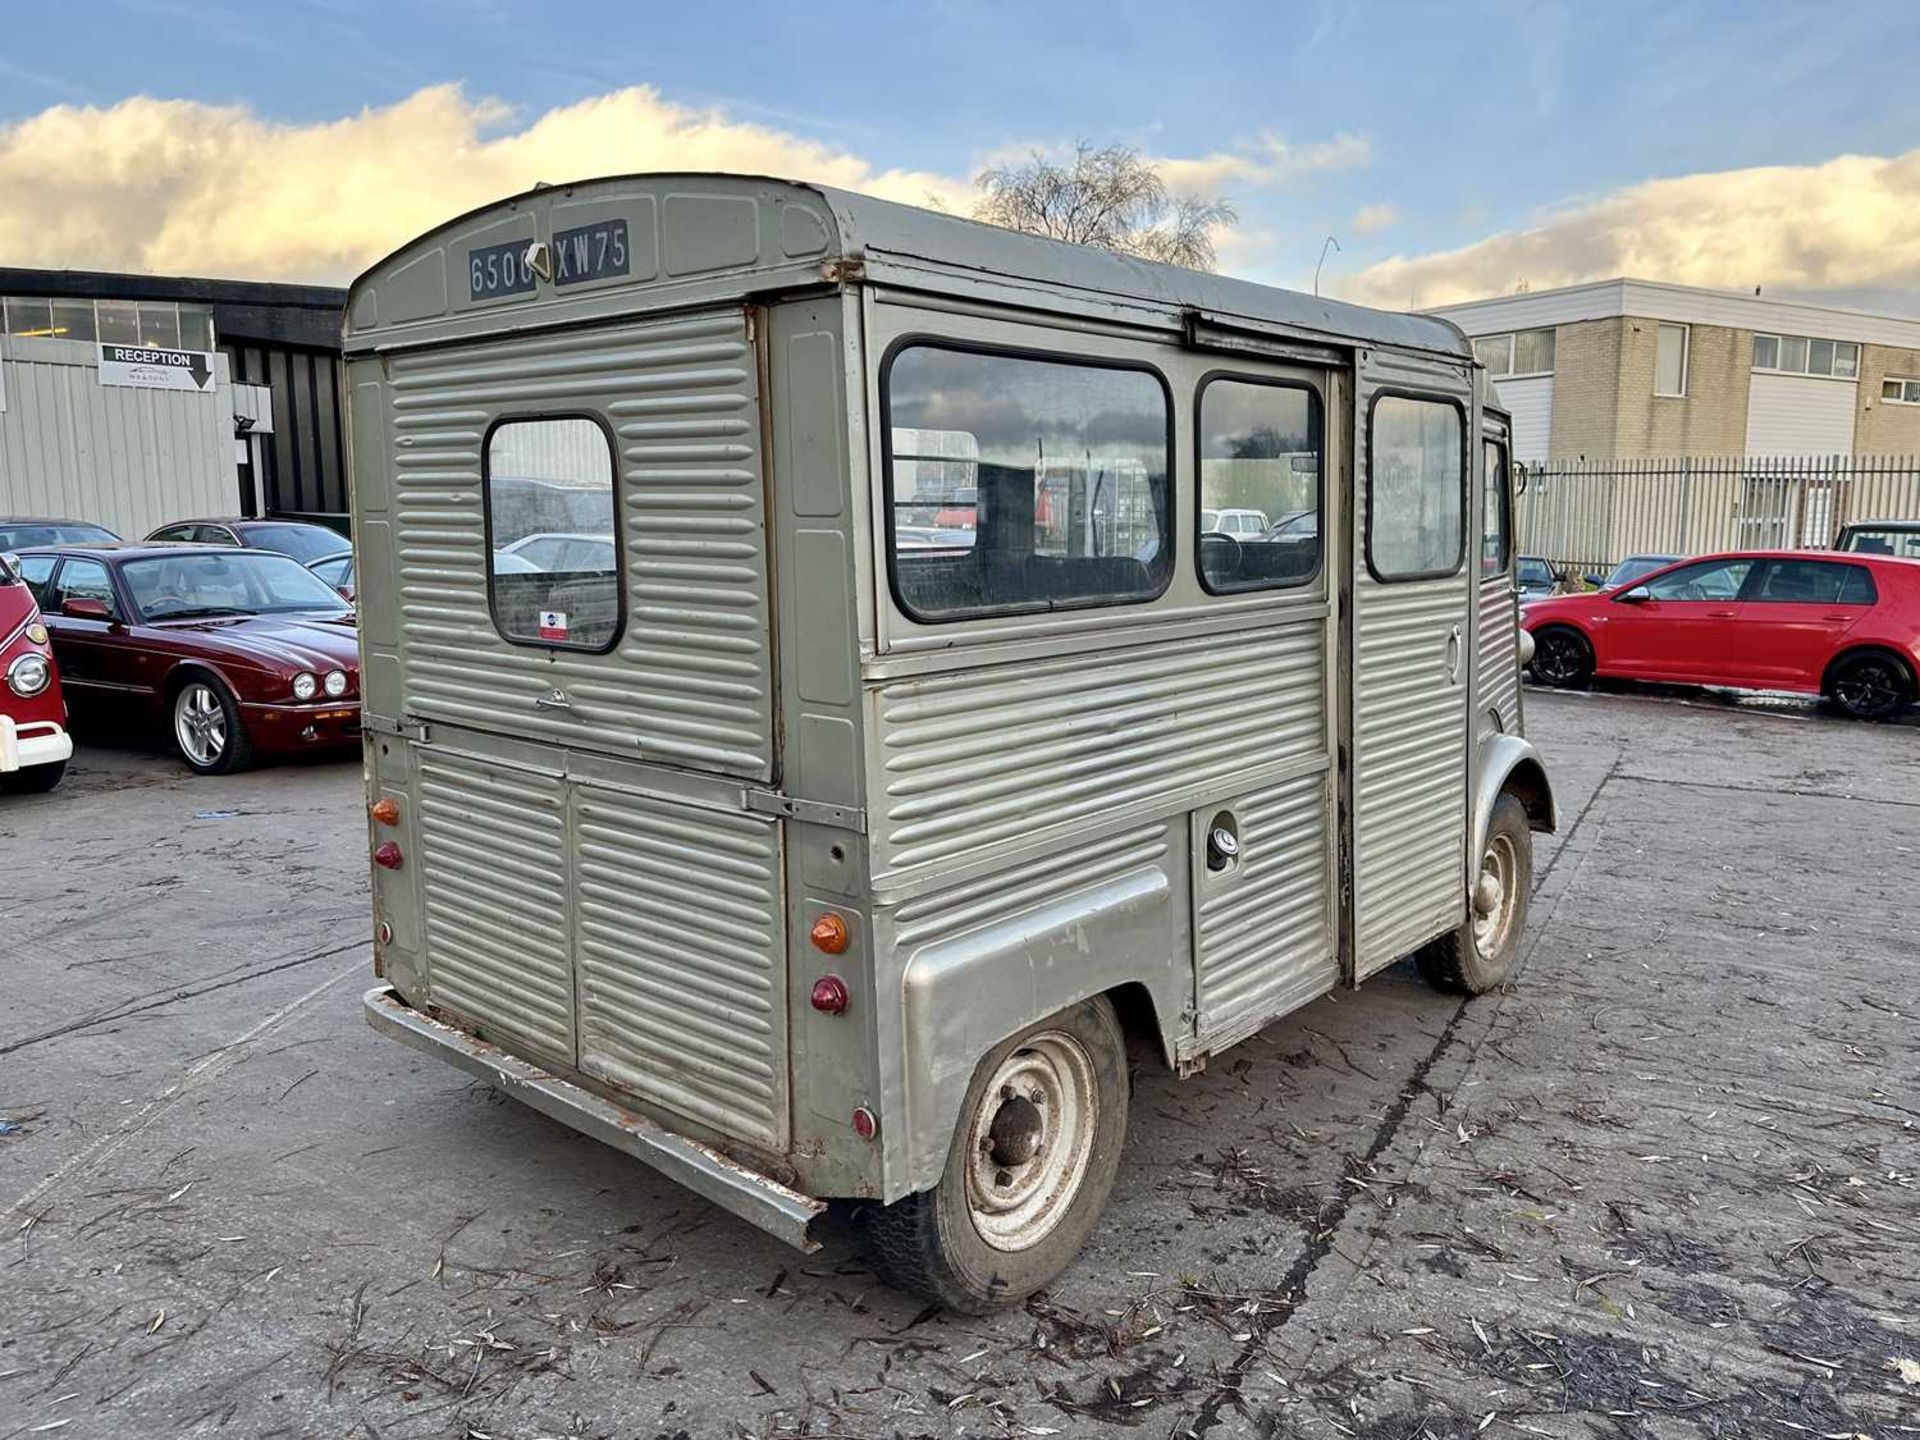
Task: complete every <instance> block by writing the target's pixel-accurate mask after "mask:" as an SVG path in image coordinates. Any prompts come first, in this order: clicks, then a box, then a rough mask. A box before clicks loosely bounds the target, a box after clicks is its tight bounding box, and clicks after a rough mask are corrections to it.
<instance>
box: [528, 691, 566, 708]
mask: <svg viewBox="0 0 1920 1440" xmlns="http://www.w3.org/2000/svg"><path fill="white" fill-rule="evenodd" d="M533 704H534V708H535V709H537V710H571V709H572V708H573V701H571V700H569V699H568V698H567V692H566V691H564V690H553V691H549V692H548V693H547V694H545V695H537V696H535V697H534V701H533Z"/></svg>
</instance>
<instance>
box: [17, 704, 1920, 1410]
mask: <svg viewBox="0 0 1920 1440" xmlns="http://www.w3.org/2000/svg"><path fill="white" fill-rule="evenodd" d="M1528 703H1529V706H1530V715H1531V723H1532V729H1533V732H1534V735H1535V737H1536V739H1537V740H1538V741H1539V743H1540V744H1541V746H1542V748H1543V749H1544V750H1545V751H1546V752H1547V755H1548V758H1549V761H1550V763H1551V765H1552V766H1553V769H1554V775H1555V779H1556V782H1557V784H1558V787H1559V791H1560V796H1561V804H1562V814H1563V824H1562V833H1561V835H1560V836H1558V837H1556V838H1553V839H1547V838H1545V837H1542V838H1541V839H1540V842H1539V844H1538V846H1537V850H1536V857H1535V859H1536V878H1537V888H1536V891H1535V894H1534V897H1533V916H1532V923H1531V928H1530V932H1529V933H1530V937H1531V941H1530V952H1529V955H1528V958H1527V960H1526V963H1525V966H1524V969H1523V970H1522V971H1521V973H1520V974H1519V975H1518V977H1517V979H1516V981H1515V982H1514V983H1513V985H1512V987H1511V988H1510V990H1509V991H1508V992H1507V993H1505V994H1501V995H1496V996H1490V997H1487V998H1485V999H1482V1000H1479V1001H1475V1002H1472V1003H1468V1004H1460V1003H1457V1002H1454V1001H1449V1000H1446V999H1443V998H1441V997H1438V996H1436V995H1434V994H1432V993H1430V992H1428V991H1427V990H1426V989H1425V988H1424V987H1423V986H1422V985H1421V983H1420V982H1419V980H1418V979H1417V977H1415V976H1414V975H1413V974H1411V973H1409V972H1408V970H1407V968H1406V967H1400V968H1399V969H1397V970H1395V971H1391V972H1389V973H1387V974H1385V975H1383V976H1381V977H1379V978H1378V979H1377V980H1375V981H1373V982H1371V983H1369V984H1368V985H1367V986H1366V987H1365V988H1364V989H1362V990H1361V991H1359V992H1357V993H1343V994H1340V995H1337V996H1333V997H1329V998H1327V999H1325V1000H1322V1001H1320V1002H1319V1003H1317V1004H1315V1005H1312V1006H1310V1007H1308V1008H1307V1009H1305V1010H1303V1011H1300V1012H1298V1013H1296V1014H1294V1015H1293V1016H1291V1017H1289V1018H1287V1019H1285V1020H1283V1021H1281V1022H1280V1023H1278V1024H1277V1025H1275V1026H1273V1027H1272V1028H1271V1029H1270V1030H1269V1031H1267V1032H1266V1033H1265V1034H1263V1035H1261V1036H1259V1037H1257V1038H1256V1039H1254V1040H1252V1041H1249V1042H1248V1043H1246V1044H1244V1045H1242V1046H1240V1047H1238V1048H1237V1049H1236V1050H1234V1051H1232V1052H1230V1053H1228V1054H1227V1055H1225V1056H1223V1057H1221V1058H1220V1059H1218V1060H1217V1061H1216V1063H1215V1064H1214V1066H1213V1068H1212V1069H1211V1070H1209V1071H1208V1072H1207V1073H1206V1074H1204V1075H1202V1076H1200V1077H1198V1078H1196V1079H1193V1080H1189V1081H1186V1082H1176V1081H1174V1080H1173V1079H1171V1078H1170V1077H1168V1076H1167V1075H1165V1074H1163V1073H1159V1072H1157V1071H1156V1070H1152V1069H1143V1070H1142V1071H1141V1072H1140V1074H1139V1076H1138V1080H1137V1085H1136V1090H1135V1096H1134V1112H1133V1123H1132V1131H1131V1135H1130V1138H1129V1141H1128V1154H1127V1159H1126V1163H1125V1164H1124V1165H1123V1167H1122V1171H1121V1177H1120V1182H1119V1187H1118V1191H1117V1193H1116V1194H1115V1196H1114V1199H1113V1202H1112V1205H1111V1207H1110V1210H1109V1212H1108V1215H1107V1218H1106V1222H1105V1224H1104V1226H1103V1227H1102V1228H1101V1230H1100V1231H1099V1232H1098V1234H1097V1236H1096V1238H1095V1240H1094V1241H1093V1243H1092V1244H1091V1245H1090V1246H1089V1248H1088V1249H1087V1251H1086V1253H1085V1254H1084V1256H1083V1257H1082V1258H1081V1260H1080V1262H1079V1263H1078V1264H1077V1265H1076V1266H1075V1267H1074V1268H1073V1269H1072V1270H1071V1271H1070V1272H1069V1274H1068V1275H1067V1276H1066V1277H1065V1279H1064V1280H1063V1281H1062V1283H1061V1284H1060V1285H1059V1286H1058V1287H1057V1288H1055V1289H1054V1290H1053V1291H1052V1292H1051V1293H1050V1294H1048V1295H1046V1296H1045V1297H1044V1298H1043V1299H1040V1300H1037V1301H1035V1302H1034V1303H1032V1304H1030V1305H1029V1306H1027V1307H1026V1308H1024V1309H1021V1310H1016V1311H1014V1312H1012V1313H1009V1314H1005V1315H1002V1316H999V1317H997V1318H994V1319H990V1320H984V1321H983V1320H972V1319H955V1318H949V1317H946V1316H942V1315H937V1314H933V1313H928V1312H925V1311H923V1310H922V1309H921V1308H920V1307H919V1306H918V1305H917V1304H915V1303H913V1302H911V1301H908V1300H904V1299H902V1298H900V1297H899V1296H897V1295H895V1294H893V1293H890V1292H889V1291H887V1290H885V1289H882V1288H881V1287H879V1286H878V1285H877V1284H876V1283H875V1282H874V1281H873V1279H872V1278H871V1277H870V1276H869V1275H868V1274H867V1272H866V1271H865V1270H863V1269H862V1268H861V1267H860V1265H859V1263H858V1261H857V1260H856V1258H855V1257H854V1255H853V1251H852V1247H851V1245H850V1244H849V1243H848V1242H847V1241H846V1240H845V1239H844V1238H841V1239H839V1240H836V1241H835V1242H834V1243H832V1244H830V1245H829V1247H828V1248H827V1249H826V1250H825V1251H823V1252H822V1253H821V1254H819V1255H816V1256H813V1257H802V1256H800V1255H798V1254H796V1253H794V1252H791V1251H789V1250H787V1249H785V1248H783V1247H782V1246H780V1245H779V1244H778V1243H777V1242H775V1241H773V1240H771V1239H768V1238H765V1237H763V1236H762V1235H760V1234H759V1232H757V1231H755V1230H753V1229H751V1228H750V1227H748V1226H747V1225H745V1224H743V1223H741V1222H738V1221H736V1220H734V1219H732V1218H731V1217H729V1216H727V1215H725V1214H723V1213H720V1212H717V1211H715V1210H713V1209H712V1208H710V1207H708V1206H706V1205H705V1204H703V1203H701V1202H699V1201H698V1200H695V1199H693V1198H691V1197H690V1196H688V1195H687V1194H685V1193H683V1192H680V1191H678V1190H676V1189H675V1188H674V1187H673V1186H671V1185H669V1184H667V1183H665V1182H663V1181H660V1180H657V1179H655V1178H654V1177H653V1176H652V1175H651V1174H650V1173H649V1172H648V1171H646V1170H644V1169H642V1168H640V1167H639V1166H638V1165H636V1164H634V1163H632V1162H630V1161H628V1160H626V1159H624V1158H622V1157H621V1156H619V1155H617V1154H615V1153H614V1152H612V1151H610V1150H606V1149H603V1148H601V1147H600V1146H598V1145H596V1144H594V1143H593V1142H590V1141H587V1140H584V1139H581V1138H579V1137H577V1136H575V1135H574V1134H572V1133H571V1132H569V1131H567V1130H565V1129H562V1128H561V1127H560V1126H558V1125H556V1124H554V1123H551V1122H549V1121H547V1120H545V1119H543V1118H541V1117H540V1116H537V1115H535V1114H533V1113H531V1112H529V1111H526V1110H524V1109H522V1108H520V1107H518V1106H516V1105H513V1104H510V1103H506V1102H504V1101H502V1100H501V1099H500V1098H499V1097H497V1096H496V1095H495V1094H493V1093H492V1092H490V1091H489V1090H487V1089H484V1088H481V1087H479V1086H476V1085H473V1084H470V1083H468V1082H467V1080H466V1079H465V1078H464V1077H463V1076H461V1075H460V1074H459V1073H457V1072H455V1071H453V1070H451V1069H449V1068H447V1067H445V1066H443V1065H441V1064H439V1063H437V1062H435V1061H433V1060H431V1059H428V1058H426V1057H422V1056H418V1055H416V1054H414V1053H413V1052H412V1051H409V1050H406V1049H403V1048H401V1047H400V1046H398V1045H396V1044H394V1043H392V1042H390V1041H386V1040H382V1039H380V1038H378V1037H376V1036H375V1035H374V1034H373V1033H372V1032H370V1031H369V1030H368V1029H367V1028H366V1026H365V1024H364V1023H363V1022H362V1020H361V1018H360V993H361V991H362V990H363V989H364V988H365V987H366V985H367V984H368V983H370V980H371V975H370V971H369V964H370V961H369V953H368V947H367V945H366V943H365V940H364V932H365V930H366V927H367V923H368V922H367V915H366V905H365V900H364V879H363V872H364V867H365V859H364V843H365V842H364V832H363V830H362V825H361V821H360V818H359V809H358V784H359V775H358V767H357V765H356V764H355V763H353V762H351V761H347V762H337V763H319V764H302V765H296V766H286V767H281V768H276V769H269V770H263V771H260V772H257V773H254V774H251V775H246V776H242V777H236V778H232V779H226V780H197V779H193V778H190V777H189V776H187V775H186V774H185V773H184V772H183V771H181V770H180V769H179V768H178V767H177V766H175V765H174V764H173V763H172V762H171V761H169V760H166V759H163V758H158V757H155V756H151V755H147V754H143V753H141V752H139V751H138V750H132V749H126V748H120V749H114V748H104V749H103V748H98V747H87V748H84V749H83V750H82V752H81V755H80V758H79V761H78V763H77V765H76V767H75V771H74V773H73V774H72V776H71V777H70V780H69V782H68V784H67V785H66V786H64V787H63V788H62V789H61V790H60V791H58V792H57V793H55V794H54V795H52V796H49V797H46V798H44V799H31V800H10V801H0V877H4V879H0V924H4V928H5V933H6V935H7V938H8V943H7V944H6V946H5V949H4V961H3V962H0V963H4V966H5V971H4V976H5V978H4V982H0V983H3V984H4V995H5V1003H4V1005H3V1006H0V1206H4V1207H6V1208H5V1210H4V1212H0V1437H12V1436H17V1435H30V1434H40V1433H46V1432H53V1433H58V1434H59V1435H61V1436H62V1437H63V1440H65V1437H68V1436H83V1435H86V1436H142V1437H145V1436H157V1435H188V1434H192V1435H199V1434H210V1435H235V1436H279V1435H286V1436H305V1435H325V1436H365V1437H369V1440H379V1437H392V1440H399V1437H421V1436H486V1437H501V1440H505V1437H514V1440H530V1437H536V1436H582V1437H586V1436H594V1437H599V1436H609V1437H614V1436H617V1437H623V1440H625V1437H680V1436H686V1437H706V1436H735V1435H740V1436H772V1435H788V1434H805V1435H813V1436H862V1437H864V1436H895V1435H898V1436H920V1435H934V1436H952V1435H974V1436H998V1435H1013V1436H1026V1435H1053V1434H1063V1435H1086V1434H1100V1433H1109V1432H1112V1433H1121V1432H1126V1433H1131V1434H1139V1435H1145V1436H1154V1437H1160V1436H1208V1435H1212V1436H1226V1435H1263V1436H1296V1435H1297V1436H1321V1435H1325V1436H1359V1437H1368V1440H1415V1437H1420V1436H1426V1437H1432V1440H1442V1437H1458V1436H1471V1435H1480V1434H1486V1435H1489V1436H1495V1437H1498V1436H1507V1435H1513V1434H1524V1435H1546V1436H1612V1437H1640V1436H1647V1437H1681V1436H1725V1437H1780V1440H1792V1437H1811V1436H1824V1437H1847V1440H1854V1437H1871V1440H1891V1437H1895V1436H1899V1435H1909V1434H1920V1186H1917V1185H1916V1179H1915V1177H1916V1173H1917V1172H1920V1083H1917V1080H1920V1074H1917V1070H1916V1066H1917V1063H1920V1062H1917V1061H1916V1056H1920V1044H1917V1043H1916V1042H1917V1041H1920V1034H1917V1033H1916V1032H1917V1029H1920V1027H1917V1026H1916V1016H1920V998H1916V988H1915V985H1916V980H1920V743H1917V742H1920V728H1916V727H1915V726H1914V725H1912V724H1908V725H1904V726H1900V727H1874V726H1862V725H1854V724H1848V723H1845V722H1842V721H1839V720H1837V719H1834V718H1830V717H1828V716H1825V715H1823V714H1821V713H1820V712H1819V711H1817V710H1815V709H1812V708H1810V707H1803V706H1792V705H1783V706H1776V707H1767V706H1754V705H1728V704H1725V703H1715V702H1713V701H1712V700H1711V699H1710V698H1703V697H1698V696H1696V697H1692V698H1691V699H1686V698H1676V697H1674V696H1651V695H1648V694H1645V693H1634V694H1625V695H1622V694H1611V695H1600V696H1561V695H1549V694H1539V693H1537V692H1536V693H1534V694H1532V695H1530V697H1529V701H1528Z"/></svg>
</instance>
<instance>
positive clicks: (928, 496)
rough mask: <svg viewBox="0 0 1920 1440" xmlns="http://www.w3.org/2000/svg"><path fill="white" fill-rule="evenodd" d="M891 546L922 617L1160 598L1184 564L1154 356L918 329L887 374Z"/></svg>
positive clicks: (897, 580) (903, 595)
mask: <svg viewBox="0 0 1920 1440" xmlns="http://www.w3.org/2000/svg"><path fill="white" fill-rule="evenodd" d="M882 396H883V403H884V406H885V411H886V419H887V431H886V435H887V440H886V452H887V453H886V478H887V503H888V520H889V525H888V561H889V570H890V573H891V575H892V580H893V592H894V597H895V599H896V600H897V601H898V602H899V604H900V607H901V609H903V610H904V611H906V613H907V614H909V615H911V616H912V617H914V618H915V619H917V620H929V621H942V620H958V619H963V618H966V617H968V616H977V615H995V614H1017V613H1021V612H1027V611H1036V610H1056V609H1070V608H1076V607H1081V606H1089V605H1124V604H1131V603H1136V602H1139V601H1143V600H1151V599H1153V598H1154V597H1155V596H1157V595H1159V594H1160V593H1161V592H1162V591H1164V590H1165V589H1166V587H1167V581H1168V579H1169V578H1170V577H1171V575H1172V569H1173V550H1172V514H1171V496H1170V494H1169V490H1168V478H1167V477H1168V475H1169V473H1170V471H1171V468H1172V467H1171V464H1170V450H1171V444H1172V432H1171V428H1170V426H1169V423H1168V409H1169V406H1168V401H1167V390H1166V386H1165V384H1164V382H1162V380H1161V379H1160V377H1159V376H1158V375H1157V374H1155V373H1154V372H1152V371H1150V370H1146V369H1143V368H1137V367H1123V366H1115V365H1099V364H1083V363H1080V362H1078V361H1069V360H1061V359H1052V358H1045V357H1038V356H1031V355H1025V354H1013V353H1006V352H1001V351H987V350H966V349H957V348H953V347H950V346H945V345H933V344H912V345H908V346H905V347H903V348H902V349H900V350H898V351H896V352H895V354H894V355H893V357H892V359H891V360H890V361H889V363H888V365H887V369H886V371H885V374H884V376H883V378H882Z"/></svg>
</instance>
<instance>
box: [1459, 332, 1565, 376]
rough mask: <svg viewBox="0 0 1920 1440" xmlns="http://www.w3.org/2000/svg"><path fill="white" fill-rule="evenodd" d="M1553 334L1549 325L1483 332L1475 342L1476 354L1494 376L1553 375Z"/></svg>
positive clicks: (1474, 355)
mask: <svg viewBox="0 0 1920 1440" xmlns="http://www.w3.org/2000/svg"><path fill="white" fill-rule="evenodd" d="M1553 337H1554V332H1553V331H1552V330H1550V329H1549V330H1516V331H1514V332H1512V333H1510V334H1506V335H1482V336H1481V337H1480V338H1479V339H1477V340H1475V341H1474V342H1473V358H1474V359H1476V360H1478V361H1479V362H1480V363H1481V364H1482V365H1484V366H1486V367H1487V373H1488V374H1489V375H1493V376H1531V375H1551V374H1552V373H1553Z"/></svg>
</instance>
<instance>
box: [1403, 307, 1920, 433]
mask: <svg viewBox="0 0 1920 1440" xmlns="http://www.w3.org/2000/svg"><path fill="white" fill-rule="evenodd" d="M1430 313H1432V314H1435V315H1440V316H1443V317H1445V318H1446V319H1448V320H1451V321H1453V322H1454V323H1455V324H1457V325H1459V326H1460V327H1461V328H1462V329H1464V330H1465V331H1466V332H1467V334H1468V335H1469V336H1471V337H1472V338H1473V342H1474V351H1475V353H1476V355H1478V357H1479V359H1480V361H1481V363H1483V364H1484V365H1486V366H1487V368H1488V369H1489V370H1490V371H1491V372H1492V374H1493V376H1494V380H1495V385H1496V387H1497V388H1498V390H1499V393H1500V398H1501V399H1502V400H1503V401H1504V402H1505V403H1506V405H1507V406H1508V408H1509V409H1511V410H1512V412H1513V418H1514V455H1515V458H1517V459H1521V460H1526V461H1529V462H1541V461H1554V462H1559V461H1573V460H1583V459H1584V460H1633V459H1641V458H1646V457H1652V456H1680V455H1695V456H1770V457H1771V456H1816V455H1817V456H1832V455H1887V454H1912V453H1916V452H1920V319H1913V318H1908V317H1904V316H1896V315H1876V314H1870V313H1866V312H1862V311H1854V310H1839V309H1832V308H1829V307H1827V306H1823V305H1810V304H1805V303H1802V302H1800V301H1795V300H1784V299H1779V300H1777V299H1771V298H1768V297H1766V296H1764V295H1758V294H1734V293H1729V292H1726V291H1721V290H1703V289H1697V288H1694V287H1691V286H1686V285H1667V284H1660V283H1656V282H1654V281H1648V280H1629V279H1616V280H1602V281H1599V282H1597V283H1594V284H1590V285H1571V286H1567V287H1565V288H1563V289H1557V290H1535V291H1530V292H1527V293H1524V294H1519V295H1503V296H1499V297H1497V298H1494V299H1490V300H1476V301H1471V302H1468V303H1464V304H1459V305H1445V306H1439V307H1437V308H1435V309H1434V310H1432V311H1431V312H1430Z"/></svg>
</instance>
